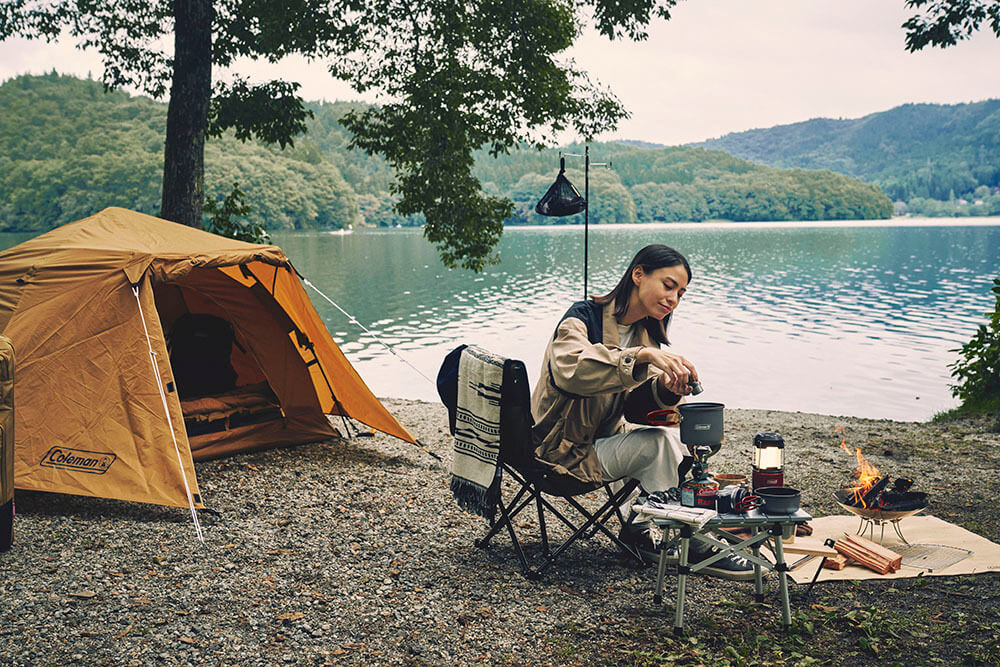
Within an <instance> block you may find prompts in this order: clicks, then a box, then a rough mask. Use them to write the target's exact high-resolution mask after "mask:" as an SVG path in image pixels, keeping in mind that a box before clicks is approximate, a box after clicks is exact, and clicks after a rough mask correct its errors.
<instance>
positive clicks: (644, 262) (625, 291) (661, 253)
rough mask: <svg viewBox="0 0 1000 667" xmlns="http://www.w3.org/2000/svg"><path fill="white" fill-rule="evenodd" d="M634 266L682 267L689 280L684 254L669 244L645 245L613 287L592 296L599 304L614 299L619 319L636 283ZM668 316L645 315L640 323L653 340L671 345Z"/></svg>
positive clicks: (649, 270) (647, 269) (646, 269)
mask: <svg viewBox="0 0 1000 667" xmlns="http://www.w3.org/2000/svg"><path fill="white" fill-rule="evenodd" d="M637 266H641V267H642V270H643V271H644V272H645V273H652V272H653V271H655V270H657V269H662V268H663V267H665V266H683V267H684V270H685V271H687V276H688V282H691V266H690V265H689V264H688V261H687V259H685V258H684V255H682V254H680V253H679V252H677V251H676V250H674V249H673V248H671V247H669V246H665V245H660V244H658V243H654V244H653V245H648V246H646V247H645V248H643V249H642V250H640V251H639V252H637V253H636V254H635V257H633V258H632V263H631V264H629V265H628V268H627V269H626V270H625V275H623V276H622V279H621V280H619V281H618V284H617V285H615V288H614V289H613V290H611V291H610V292H609V293H607V294H605V295H604V296H597V297H594V301H596V302H597V303H599V304H601V305H606V304H608V303H611V302H612V301H614V302H615V319H617V320H618V321H619V322H620V321H621V319H622V318H623V317H625V312H626V311H627V310H628V302H629V298H631V296H632V290H634V289H635V283H634V282H632V272H633V271H635V267H637ZM671 317H673V313H670V314H669V315H667V316H666V317H664V318H663V319H662V320H657V319H655V318H653V317H646V318H644V320H643V324H644V325H645V326H646V331H647V332H649V337H650V338H651V339H653V342H655V343H657V344H663V345H670V341H669V340H667V328H668V327H669V326H670V318H671Z"/></svg>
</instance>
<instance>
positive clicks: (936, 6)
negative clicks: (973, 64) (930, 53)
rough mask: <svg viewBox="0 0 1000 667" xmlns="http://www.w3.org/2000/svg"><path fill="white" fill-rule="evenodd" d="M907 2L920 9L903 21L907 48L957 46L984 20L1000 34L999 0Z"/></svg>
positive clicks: (910, 0)
mask: <svg viewBox="0 0 1000 667" xmlns="http://www.w3.org/2000/svg"><path fill="white" fill-rule="evenodd" d="M906 6H907V8H909V9H916V10H919V11H920V13H918V14H914V15H913V16H912V17H910V18H909V19H907V20H906V21H905V22H904V23H903V28H904V29H905V30H906V50H907V51H919V50H920V49H922V48H924V47H925V46H927V45H928V44H929V45H931V46H940V47H942V48H946V47H949V46H954V45H955V44H957V43H958V42H959V41H961V40H963V39H968V38H969V37H971V36H972V35H973V34H974V33H976V32H977V31H978V30H979V29H980V27H981V26H982V24H984V23H988V24H989V27H990V29H991V30H992V31H993V34H994V35H996V36H997V37H1000V0H906Z"/></svg>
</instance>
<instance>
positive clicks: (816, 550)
mask: <svg viewBox="0 0 1000 667" xmlns="http://www.w3.org/2000/svg"><path fill="white" fill-rule="evenodd" d="M782 546H783V547H784V549H785V551H786V552H787V553H790V554H809V555H810V556H827V557H830V556H836V555H837V550H836V549H834V548H833V547H828V546H826V545H825V544H823V543H822V542H821V541H819V540H814V539H809V538H803V537H800V538H799V539H798V540H796V541H795V544H783V545H782Z"/></svg>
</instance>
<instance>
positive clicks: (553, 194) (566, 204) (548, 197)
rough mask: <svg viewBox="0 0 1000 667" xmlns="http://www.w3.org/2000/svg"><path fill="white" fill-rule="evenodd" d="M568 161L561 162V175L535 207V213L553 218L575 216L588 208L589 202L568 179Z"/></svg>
mask: <svg viewBox="0 0 1000 667" xmlns="http://www.w3.org/2000/svg"><path fill="white" fill-rule="evenodd" d="M565 174H566V160H565V159H562V160H560V162H559V175H558V176H556V182H555V183H553V184H552V185H551V186H550V187H549V189H548V191H547V192H546V193H545V195H544V196H542V198H541V199H539V200H538V203H537V204H536V205H535V213H538V214H539V215H548V216H552V217H562V216H564V215H574V214H576V213H579V212H580V211H582V210H583V209H585V208H587V200H586V199H584V198H583V197H581V196H580V192H579V191H578V190H577V189H576V188H575V187H573V184H572V183H570V182H569V179H568V178H566V176H565Z"/></svg>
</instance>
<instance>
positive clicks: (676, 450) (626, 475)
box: [594, 426, 687, 493]
mask: <svg viewBox="0 0 1000 667" xmlns="http://www.w3.org/2000/svg"><path fill="white" fill-rule="evenodd" d="M594 450H595V451H596V452H597V458H598V460H599V461H600V462H601V468H602V471H603V473H604V481H605V482H611V481H615V480H620V479H637V480H639V484H640V486H641V487H642V488H643V490H644V491H646V493H655V492H656V491H666V490H667V489H669V488H671V487H674V486H677V483H678V482H679V480H678V478H677V466H679V465H680V463H681V461H682V460H683V458H684V456H685V455H686V454H687V448H686V447H685V446H684V445H683V444H682V443H681V433H680V429H679V428H671V427H664V426H640V427H638V428H636V429H634V430H632V431H628V432H626V433H618V434H616V435H612V436H611V437H608V438H598V439H597V440H596V441H595V442H594Z"/></svg>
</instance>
